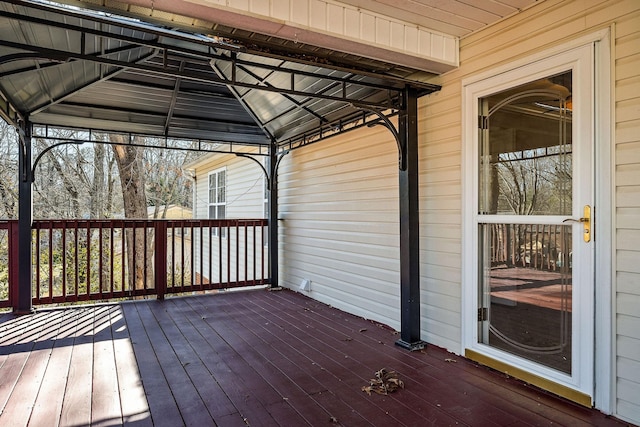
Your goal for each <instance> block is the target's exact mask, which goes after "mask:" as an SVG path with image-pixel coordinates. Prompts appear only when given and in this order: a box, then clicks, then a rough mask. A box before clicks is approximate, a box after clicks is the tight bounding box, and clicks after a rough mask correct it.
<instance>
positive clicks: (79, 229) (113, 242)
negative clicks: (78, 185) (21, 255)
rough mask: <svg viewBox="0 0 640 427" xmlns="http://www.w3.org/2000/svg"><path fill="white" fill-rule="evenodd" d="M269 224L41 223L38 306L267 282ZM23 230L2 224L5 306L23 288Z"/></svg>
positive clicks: (37, 228) (36, 242) (36, 248)
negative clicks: (20, 271) (20, 243)
mask: <svg viewBox="0 0 640 427" xmlns="http://www.w3.org/2000/svg"><path fill="white" fill-rule="evenodd" d="M266 226H267V220H265V219H234V220H38V221H35V222H34V224H33V227H32V230H33V232H32V235H33V238H32V254H33V255H32V256H33V258H32V265H33V277H32V278H33V286H32V297H33V304H34V305H39V304H55V303H67V302H77V301H89V300H111V299H118V298H132V297H142V296H149V295H157V297H158V298H160V299H162V298H164V296H165V295H167V294H178V293H185V292H198V291H206V290H212V289H224V288H235V287H242V286H254V285H263V284H267V283H268V282H269V280H268V277H267V274H268V273H267V260H266V253H267V252H266V236H267V233H266ZM16 230H17V222H15V221H0V307H10V306H11V305H12V296H14V294H15V292H16V291H17V277H16V275H17V255H16V254H17V240H16V239H17V232H16ZM12 263H13V264H12ZM3 265H6V268H3V267H2V266H3ZM5 271H6V274H4V275H3V272H5ZM5 276H6V278H5Z"/></svg>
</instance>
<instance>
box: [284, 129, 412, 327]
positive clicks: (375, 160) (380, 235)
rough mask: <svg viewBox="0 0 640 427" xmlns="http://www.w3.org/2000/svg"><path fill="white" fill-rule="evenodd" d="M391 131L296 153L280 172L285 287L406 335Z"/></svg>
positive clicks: (341, 139)
mask: <svg viewBox="0 0 640 427" xmlns="http://www.w3.org/2000/svg"><path fill="white" fill-rule="evenodd" d="M389 136H390V134H389V133H388V131H387V130H385V129H384V128H381V127H380V128H374V129H367V130H361V131H358V132H351V133H348V134H345V135H343V136H341V137H337V138H334V139H330V140H327V141H323V142H320V143H318V144H316V145H312V146H309V147H305V148H303V149H300V150H296V151H293V152H292V153H290V154H288V155H287V157H285V158H284V159H283V161H282V163H281V165H280V173H279V180H280V187H279V188H280V194H279V196H280V197H279V202H280V218H281V219H282V220H281V221H280V247H281V254H282V255H281V257H280V274H281V284H282V285H284V286H287V287H291V288H293V289H298V287H299V285H300V283H301V282H302V280H304V279H308V280H310V281H311V289H310V291H309V292H308V295H309V296H311V297H313V298H315V299H317V300H319V301H322V302H325V303H327V304H330V305H333V306H335V307H338V308H340V309H342V310H345V311H348V312H351V313H354V314H356V315H360V316H363V317H366V318H368V319H373V320H377V321H379V322H383V323H385V324H387V325H390V326H391V327H394V328H399V327H400V325H399V319H400V316H399V307H400V300H399V277H400V273H399V225H398V211H399V201H398V155H397V148H396V144H395V142H394V141H393V139H390V138H389Z"/></svg>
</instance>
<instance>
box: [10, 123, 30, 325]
mask: <svg viewBox="0 0 640 427" xmlns="http://www.w3.org/2000/svg"><path fill="white" fill-rule="evenodd" d="M20 126H21V128H20V129H18V132H19V134H20V156H19V157H20V160H19V163H18V174H19V175H20V176H19V182H18V295H17V296H15V297H14V298H13V301H14V304H13V312H14V313H15V314H29V313H32V312H33V307H32V306H31V284H32V271H33V268H32V265H31V239H32V236H31V230H32V225H33V191H32V189H33V182H32V181H33V180H32V172H31V163H32V151H31V122H29V120H26V121H25V122H20Z"/></svg>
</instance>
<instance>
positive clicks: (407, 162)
mask: <svg viewBox="0 0 640 427" xmlns="http://www.w3.org/2000/svg"><path fill="white" fill-rule="evenodd" d="M347 59H348V60H344V56H339V57H337V59H335V60H334V59H333V58H331V57H322V58H320V57H313V56H310V55H308V54H306V53H304V52H298V51H292V50H290V49H289V50H287V49H285V50H283V51H274V49H273V48H272V46H268V47H265V46H264V45H261V44H259V43H258V42H256V41H254V40H232V39H228V38H225V37H220V36H215V35H209V34H203V33H200V32H198V31H195V32H194V31H193V30H191V31H186V30H185V29H184V28H173V27H171V28H170V27H167V26H161V25H158V24H157V23H155V24H152V23H148V22H143V21H142V20H140V19H134V18H131V17H124V16H114V15H111V14H107V13H104V12H99V11H97V12H96V11H90V10H86V9H80V8H77V7H70V6H63V5H54V4H51V3H50V2H46V3H45V2H39V1H20V0H8V1H5V2H3V3H2V4H0V116H2V118H3V119H4V120H6V121H7V122H9V123H11V124H13V125H14V126H15V127H16V128H17V129H18V131H19V135H20V145H21V155H20V165H19V167H20V179H19V198H20V200H19V248H18V252H19V257H20V260H21V262H20V267H19V271H18V275H19V293H18V297H17V299H16V304H15V306H14V312H16V313H28V312H31V311H32V307H31V275H32V265H31V263H30V262H29V260H30V259H31V256H30V251H31V226H32V214H31V202H32V180H33V174H34V167H35V166H36V165H37V160H38V159H39V157H37V158H36V162H34V161H33V152H32V143H31V140H32V138H34V137H42V138H48V139H50V140H52V141H53V142H54V144H53V145H59V144H67V143H83V142H94V143H98V142H101V141H99V140H98V139H96V138H94V137H93V135H95V133H96V132H110V133H120V134H126V135H127V139H126V140H128V141H130V142H131V143H132V144H133V140H134V138H133V137H134V136H135V135H147V136H153V137H155V139H156V140H157V139H158V138H160V140H161V141H163V143H162V144H160V146H162V147H163V148H175V149H181V148H182V149H184V141H185V140H189V141H194V140H195V141H197V144H196V145H195V148H193V145H192V148H189V149H195V150H197V151H203V152H214V153H232V154H236V155H241V156H249V157H251V158H254V159H255V158H257V157H268V158H269V160H270V161H269V163H268V164H269V167H268V168H267V169H265V173H266V174H267V179H268V186H269V248H270V249H269V252H270V256H269V274H270V283H271V285H272V286H274V287H276V286H278V269H277V266H278V249H277V248H278V241H277V236H278V231H277V217H278V202H277V201H278V182H277V181H278V180H277V168H278V165H279V163H280V160H281V159H282V157H283V156H285V155H286V154H287V153H288V152H290V151H291V150H294V149H298V148H301V147H304V146H307V145H309V144H313V143H316V142H318V141H322V140H324V139H326V138H329V137H331V136H334V135H337V134H340V133H344V132H347V131H351V130H355V129H359V128H361V127H363V126H374V125H383V126H385V127H387V128H388V129H389V130H390V131H391V133H392V135H393V136H394V139H395V140H396V143H397V146H398V153H399V163H398V166H399V189H400V191H399V195H400V221H399V222H400V273H401V274H400V276H401V277H400V286H401V339H400V340H399V341H398V344H399V345H402V346H404V347H406V348H409V349H417V348H421V347H422V346H423V344H422V341H421V340H420V328H419V318H420V315H419V309H420V308H419V276H420V275H419V247H418V241H419V229H418V170H417V169H418V160H417V159H418V152H417V151H418V150H417V147H418V141H417V140H418V135H417V134H418V132H417V99H418V98H419V97H420V96H422V95H425V94H428V93H432V92H434V91H437V90H438V89H439V87H438V86H436V85H432V84H429V83H425V82H422V81H416V80H412V79H411V78H410V76H412V75H419V74H420V73H417V70H410V69H404V68H402V67H394V66H393V64H385V63H380V62H379V61H373V60H369V61H368V62H365V65H366V66H367V67H368V68H369V70H367V69H359V68H357V67H355V66H354V65H353V64H354V63H356V62H357V61H355V60H354V59H353V58H347ZM396 116H397V125H396V124H394V123H393V122H392V121H391V120H390V119H391V118H394V117H396ZM52 128H73V129H78V130H82V132H77V133H76V135H78V137H77V139H74V140H68V139H65V140H56V139H55V137H54V136H53V135H52V132H50V129H52ZM157 146H158V145H154V147H157ZM41 154H42V153H41ZM41 154H40V155H41Z"/></svg>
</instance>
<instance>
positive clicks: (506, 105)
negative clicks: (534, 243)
mask: <svg viewBox="0 0 640 427" xmlns="http://www.w3.org/2000/svg"><path fill="white" fill-rule="evenodd" d="M571 108H572V99H571V73H570V72H568V73H564V74H561V75H559V76H555V77H550V78H547V79H542V80H538V81H536V82H533V83H530V84H528V85H525V86H522V87H519V88H516V89H513V90H509V91H505V92H500V93H498V94H495V95H492V96H489V97H486V98H483V99H481V100H480V113H481V119H480V120H481V124H480V129H479V132H480V138H479V140H480V177H479V178H480V180H479V182H480V189H479V190H480V196H481V197H480V199H479V202H480V206H479V212H480V213H481V214H485V215H486V214H503V215H568V214H570V212H571V175H572V174H571V152H572V150H571Z"/></svg>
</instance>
